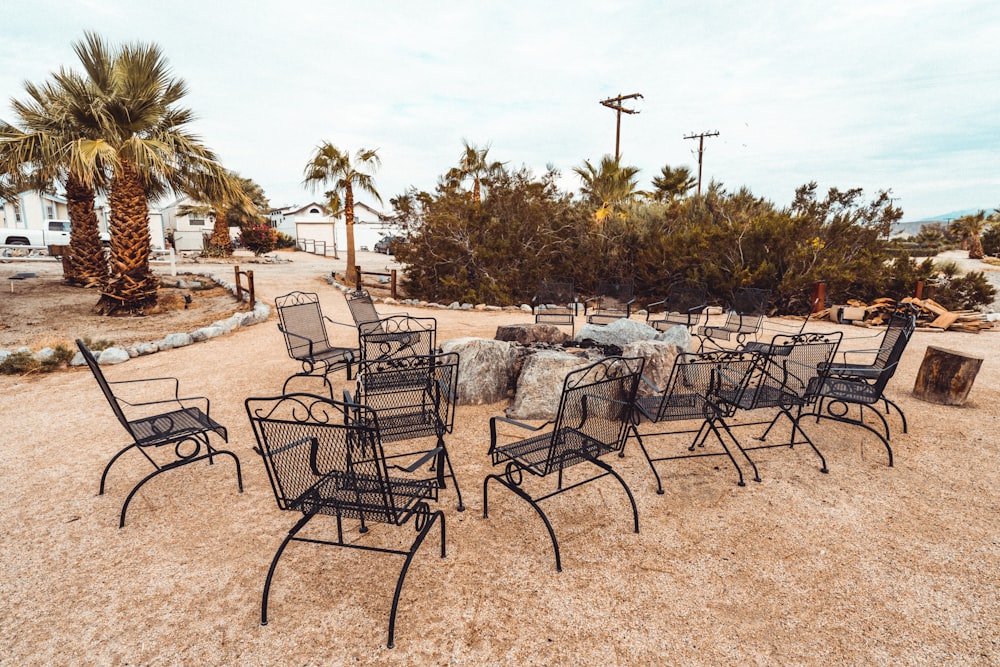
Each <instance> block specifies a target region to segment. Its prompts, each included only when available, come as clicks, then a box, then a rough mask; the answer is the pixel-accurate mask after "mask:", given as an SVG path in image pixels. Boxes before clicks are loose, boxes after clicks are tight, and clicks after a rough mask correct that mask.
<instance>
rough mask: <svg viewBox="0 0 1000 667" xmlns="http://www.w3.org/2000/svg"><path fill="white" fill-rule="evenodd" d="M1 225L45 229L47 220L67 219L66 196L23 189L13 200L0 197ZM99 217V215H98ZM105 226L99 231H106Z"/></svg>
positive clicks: (13, 227)
mask: <svg viewBox="0 0 1000 667" xmlns="http://www.w3.org/2000/svg"><path fill="white" fill-rule="evenodd" d="M0 211H2V218H3V219H2V221H0V225H2V226H3V227H4V228H6V229H45V223H46V222H47V221H49V220H67V219H68V218H69V208H67V206H66V198H65V197H61V196H59V195H56V194H47V193H41V192H36V191H35V190H25V191H24V192H22V193H20V194H18V195H17V197H16V198H15V200H14V201H5V200H2V199H0ZM98 219H100V216H98ZM106 230H107V227H106V225H105V229H102V230H101V231H106Z"/></svg>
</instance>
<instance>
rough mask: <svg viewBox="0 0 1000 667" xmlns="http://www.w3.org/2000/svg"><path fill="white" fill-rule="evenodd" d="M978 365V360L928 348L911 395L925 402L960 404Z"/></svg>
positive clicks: (977, 358)
mask: <svg viewBox="0 0 1000 667" xmlns="http://www.w3.org/2000/svg"><path fill="white" fill-rule="evenodd" d="M982 365H983V358H982V357H976V356H972V355H970V354H965V353H964V352H956V351H955V350H946V349H944V348H943V347H936V346H934V345H928V346H927V352H925V353H924V360H923V361H922V362H921V363H920V370H919V371H918V372H917V380H916V382H915V383H914V385H913V395H914V396H916V397H917V398H919V399H920V400H922V401H927V402H929V403H939V404H941V405H962V404H963V403H965V399H966V398H968V396H969V391H970V390H971V389H972V383H973V382H974V381H975V379H976V375H978V374H979V368H980V367H981V366H982Z"/></svg>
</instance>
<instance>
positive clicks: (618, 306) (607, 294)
mask: <svg viewBox="0 0 1000 667" xmlns="http://www.w3.org/2000/svg"><path fill="white" fill-rule="evenodd" d="M634 291H635V285H634V284H633V282H632V280H631V279H629V278H602V279H601V280H600V281H598V283H597V294H596V295H594V296H592V297H590V298H589V299H585V300H584V302H583V314H584V316H586V318H587V324H597V325H603V324H611V323H612V322H614V321H616V320H620V319H622V318H626V319H627V318H629V317H631V315H632V305H633V304H634V303H635V296H633V293H634ZM589 304H593V305H589ZM588 311H590V314H587V313H588Z"/></svg>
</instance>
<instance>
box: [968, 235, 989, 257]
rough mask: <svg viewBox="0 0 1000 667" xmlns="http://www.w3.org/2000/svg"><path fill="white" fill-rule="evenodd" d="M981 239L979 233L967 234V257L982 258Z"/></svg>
mask: <svg viewBox="0 0 1000 667" xmlns="http://www.w3.org/2000/svg"><path fill="white" fill-rule="evenodd" d="M984 254H985V253H984V252H983V240H982V239H981V238H980V237H979V234H970V235H969V259H982V258H983V255H984Z"/></svg>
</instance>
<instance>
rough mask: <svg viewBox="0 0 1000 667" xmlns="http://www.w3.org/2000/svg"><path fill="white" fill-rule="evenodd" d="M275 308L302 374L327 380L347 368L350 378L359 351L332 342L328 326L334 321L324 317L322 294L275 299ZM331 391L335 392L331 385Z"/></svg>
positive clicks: (286, 343) (291, 353)
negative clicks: (327, 329)
mask: <svg viewBox="0 0 1000 667" xmlns="http://www.w3.org/2000/svg"><path fill="white" fill-rule="evenodd" d="M274 306H275V309H276V310H277V311H278V329H279V330H280V331H281V333H282V334H284V336H285V347H286V348H287V349H288V356H289V357H291V358H292V359H294V360H296V361H298V362H299V363H301V364H302V373H304V374H314V373H320V374H321V375H323V376H324V379H325V378H326V376H328V375H329V374H330V373H333V372H336V371H338V370H340V369H341V368H345V369H347V379H348V380H350V379H351V366H352V365H353V363H354V362H355V361H356V360H357V356H358V349H357V348H354V347H343V346H339V345H333V344H332V343H331V342H330V337H329V336H328V335H327V331H326V323H327V322H330V323H331V324H335V322H334V321H333V320H331V319H330V318H329V317H327V316H325V315H324V314H323V309H322V307H321V306H320V303H319V295H317V294H316V293H315V292H290V293H288V294H285V295H283V296H279V297H278V298H276V299H275V300H274ZM293 377H294V376H293ZM330 391H331V392H332V391H333V389H332V386H331V389H330Z"/></svg>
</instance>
